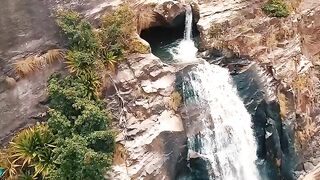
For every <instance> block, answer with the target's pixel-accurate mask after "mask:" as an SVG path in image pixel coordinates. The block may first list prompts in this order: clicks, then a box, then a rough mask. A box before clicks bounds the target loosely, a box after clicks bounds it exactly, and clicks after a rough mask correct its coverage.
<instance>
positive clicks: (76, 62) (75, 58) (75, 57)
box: [66, 51, 95, 76]
mask: <svg viewBox="0 0 320 180" xmlns="http://www.w3.org/2000/svg"><path fill="white" fill-rule="evenodd" d="M66 63H67V68H68V69H69V71H70V72H71V73H75V75H77V76H79V75H82V74H86V73H89V72H90V71H92V69H94V68H95V57H94V56H93V55H92V54H90V53H87V52H81V51H69V52H68V54H67V62H66Z"/></svg>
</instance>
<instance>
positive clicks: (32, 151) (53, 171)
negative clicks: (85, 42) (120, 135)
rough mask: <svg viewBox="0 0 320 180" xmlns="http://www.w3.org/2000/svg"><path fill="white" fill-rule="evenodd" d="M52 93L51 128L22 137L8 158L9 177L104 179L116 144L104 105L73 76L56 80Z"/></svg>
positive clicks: (5, 164)
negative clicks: (89, 93)
mask: <svg viewBox="0 0 320 180" xmlns="http://www.w3.org/2000/svg"><path fill="white" fill-rule="evenodd" d="M48 91H49V98H50V102H49V106H50V108H51V109H50V110H49V119H48V122H47V123H46V124H45V125H44V124H40V125H36V126H34V127H32V128H29V129H25V130H23V131H21V132H20V133H19V134H18V135H17V136H15V138H14V139H13V140H12V142H11V144H10V146H9V147H8V148H7V149H5V150H4V151H3V152H2V153H3V154H2V155H1V159H0V163H1V164H0V166H1V167H4V168H6V176H7V177H8V178H17V177H19V178H23V177H29V178H38V179H62V180H63V179H66V180H67V179H79V180H80V179H103V175H104V173H105V172H106V170H107V169H108V168H109V167H110V166H111V163H112V155H113V152H114V148H115V140H114V133H113V132H112V131H110V130H109V129H110V128H109V126H108V124H109V119H108V116H107V113H106V112H105V111H104V110H103V109H102V102H100V101H99V100H96V99H94V96H90V95H88V90H87V89H86V86H85V85H83V84H82V83H81V82H79V81H78V80H77V79H75V77H73V76H67V77H65V78H61V77H59V76H53V77H52V78H51V79H50V80H49V86H48Z"/></svg>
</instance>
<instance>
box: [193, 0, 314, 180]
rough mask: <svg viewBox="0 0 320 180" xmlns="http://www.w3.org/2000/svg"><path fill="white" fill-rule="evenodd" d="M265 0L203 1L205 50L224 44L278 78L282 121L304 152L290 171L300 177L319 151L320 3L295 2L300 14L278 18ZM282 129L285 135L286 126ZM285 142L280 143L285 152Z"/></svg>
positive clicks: (225, 51)
mask: <svg viewBox="0 0 320 180" xmlns="http://www.w3.org/2000/svg"><path fill="white" fill-rule="evenodd" d="M263 3H265V1H241V0H239V1H228V0H221V1H216V2H206V1H199V7H200V20H199V22H198V27H199V31H200V37H201V38H200V39H201V42H202V43H201V44H202V48H203V50H206V49H209V50H210V49H211V50H212V51H213V50H214V49H219V50H220V51H222V52H223V54H224V55H225V56H227V57H232V56H235V55H236V56H244V57H247V58H248V59H250V60H251V61H254V62H257V63H258V64H259V65H260V66H261V67H263V68H264V71H267V72H268V73H269V74H270V75H271V77H273V78H274V80H275V81H276V82H277V84H276V87H277V89H276V90H275V92H276V93H277V94H276V99H277V101H278V103H279V104H280V111H281V112H280V113H281V114H282V115H281V116H282V117H281V119H282V122H281V126H282V127H283V128H284V129H286V130H287V132H289V134H291V135H290V138H289V140H290V142H291V143H292V144H294V148H295V151H296V153H297V154H298V155H299V157H298V161H297V162H296V164H295V165H293V166H294V168H293V169H296V170H297V171H296V172H291V174H294V175H295V178H297V177H299V176H300V174H301V172H308V171H309V170H310V164H307V166H308V168H307V169H306V168H304V169H301V168H299V164H300V163H302V166H304V162H309V161H310V159H312V158H313V159H317V158H318V154H319V153H318V151H319V148H318V147H319V146H318V145H317V144H318V143H316V142H318V138H319V136H318V134H319V133H318V131H319V130H318V128H316V127H317V126H318V120H317V118H316V117H317V116H318V110H317V109H318V105H316V104H318V102H319V101H318V100H317V97H318V96H317V95H316V93H315V92H318V90H317V89H319V88H318V85H317V84H319V79H318V77H319V76H318V75H317V74H316V73H315V71H316V68H315V65H316V64H317V62H318V61H319V60H318V55H319V44H318V43H319V38H318V35H319V33H318V31H319V23H317V22H318V21H317V20H316V19H315V18H316V17H318V18H319V6H320V4H319V3H318V2H315V1H312V2H311V1H308V0H305V1H301V2H300V3H295V2H294V1H292V2H290V3H292V4H290V5H291V6H292V7H294V9H295V13H292V15H290V16H289V17H287V18H281V19H279V18H272V17H267V16H266V15H265V14H264V13H263V12H262V10H261V6H262V5H263ZM311 34H313V35H311ZM279 131H280V135H281V132H282V131H283V130H282V129H281V128H280V129H279ZM282 134H283V133H282ZM283 135H284V136H287V137H288V136H289V135H288V134H287V135H285V134H283ZM313 140H314V142H313ZM279 141H282V140H281V139H280V140H279ZM285 147H286V144H285V143H283V142H281V148H282V152H284V151H285V150H283V149H284V148H285ZM278 154H279V153H278ZM278 157H279V155H278ZM282 157H283V156H282ZM286 162H288V161H287V160H286V159H284V158H282V160H281V161H279V163H278V164H279V167H284V166H286V165H285V163H286ZM314 164H316V163H314ZM280 169H282V168H280ZM301 170H302V171H301ZM302 174H303V173H302Z"/></svg>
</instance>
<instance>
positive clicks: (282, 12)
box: [262, 0, 290, 17]
mask: <svg viewBox="0 0 320 180" xmlns="http://www.w3.org/2000/svg"><path fill="white" fill-rule="evenodd" d="M262 10H263V11H264V12H265V13H266V14H268V15H270V16H273V17H287V16H289V14H290V13H289V10H288V7H287V5H286V4H285V3H284V2H283V1H282V0H269V1H268V2H267V3H266V4H265V5H264V6H263V7H262Z"/></svg>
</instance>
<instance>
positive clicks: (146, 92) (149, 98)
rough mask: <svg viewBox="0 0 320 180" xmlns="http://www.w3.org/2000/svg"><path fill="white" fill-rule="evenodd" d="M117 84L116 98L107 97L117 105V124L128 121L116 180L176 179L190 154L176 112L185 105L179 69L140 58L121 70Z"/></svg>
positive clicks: (123, 129)
mask: <svg viewBox="0 0 320 180" xmlns="http://www.w3.org/2000/svg"><path fill="white" fill-rule="evenodd" d="M113 79H115V84H114V85H115V87H117V88H116V89H114V91H112V90H108V92H109V93H110V92H116V93H115V94H114V93H111V94H112V95H111V96H110V94H109V96H108V95H107V102H112V103H111V104H110V105H109V109H111V110H112V112H113V113H112V114H114V115H115V117H116V118H115V120H117V121H118V120H119V119H123V121H122V122H121V124H119V130H120V133H119V134H118V136H117V142H118V143H119V144H121V145H120V146H119V147H123V148H124V151H123V152H121V153H123V155H122V157H123V158H122V160H119V159H118V160H117V162H118V163H116V164H115V165H114V169H113V172H112V174H111V175H112V179H119V180H120V179H121V180H122V179H174V178H175V176H176V174H177V167H176V165H177V164H178V160H179V159H181V158H184V157H183V152H184V150H185V148H186V136H185V133H184V128H183V122H182V119H181V117H180V116H179V114H178V113H177V112H176V110H177V106H179V103H180V100H181V99H180V96H179V94H178V93H177V92H176V91H175V68H173V67H172V66H169V65H165V64H163V63H161V61H160V59H159V58H157V57H155V56H154V55H152V54H146V55H141V54H140V55H139V54H135V55H132V56H130V57H128V60H127V62H126V63H122V64H120V65H119V69H118V72H117V73H116V74H115V76H114V78H113ZM111 88H112V87H111ZM115 96H118V98H115ZM119 104H123V107H122V108H121V107H120V108H119ZM117 151H121V150H117ZM120 159H121V158H120ZM121 167H122V168H121ZM124 169H125V170H124ZM125 177H126V178H125Z"/></svg>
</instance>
